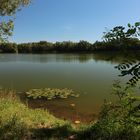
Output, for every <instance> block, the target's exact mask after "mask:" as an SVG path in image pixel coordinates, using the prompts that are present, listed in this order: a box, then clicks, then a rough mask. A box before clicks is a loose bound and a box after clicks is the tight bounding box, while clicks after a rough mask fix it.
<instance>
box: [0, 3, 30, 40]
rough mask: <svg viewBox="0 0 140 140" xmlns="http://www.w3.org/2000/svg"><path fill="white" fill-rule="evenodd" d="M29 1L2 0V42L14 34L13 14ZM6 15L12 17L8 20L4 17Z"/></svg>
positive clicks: (0, 36)
mask: <svg viewBox="0 0 140 140" xmlns="http://www.w3.org/2000/svg"><path fill="white" fill-rule="evenodd" d="M29 3H30V0H0V18H1V20H0V43H2V42H4V41H6V40H7V38H8V36H11V35H12V31H13V28H14V23H13V17H11V16H13V15H14V14H15V13H16V12H17V11H19V10H20V9H21V7H23V6H26V5H28V4H29ZM4 16H9V17H10V18H11V19H10V18H9V20H8V21H7V20H5V19H4V18H3V17H4Z"/></svg>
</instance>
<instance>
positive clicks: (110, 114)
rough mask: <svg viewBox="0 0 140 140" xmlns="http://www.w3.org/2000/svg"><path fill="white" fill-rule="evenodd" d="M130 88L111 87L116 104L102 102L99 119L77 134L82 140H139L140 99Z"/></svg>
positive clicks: (118, 84) (116, 85)
mask: <svg viewBox="0 0 140 140" xmlns="http://www.w3.org/2000/svg"><path fill="white" fill-rule="evenodd" d="M131 92H132V89H131V88H126V87H122V86H121V85H120V83H119V82H116V83H115V84H114V85H113V94H114V95H115V96H116V97H117V100H116V102H114V103H112V102H107V101H105V102H104V105H103V106H102V109H101V112H100V115H99V118H98V120H97V122H96V123H94V124H91V125H89V126H88V128H86V129H85V130H84V131H82V132H81V133H79V135H78V136H79V139H84V140H99V139H100V140H139V139H140V105H139V102H140V97H139V96H138V97H136V96H134V95H133V94H132V93H131Z"/></svg>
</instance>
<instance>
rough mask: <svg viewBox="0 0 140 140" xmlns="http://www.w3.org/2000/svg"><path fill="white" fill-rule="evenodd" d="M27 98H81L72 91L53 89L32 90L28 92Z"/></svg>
mask: <svg viewBox="0 0 140 140" xmlns="http://www.w3.org/2000/svg"><path fill="white" fill-rule="evenodd" d="M26 96H27V97H28V98H31V99H47V100H52V99H66V98H68V97H79V94H77V93H75V92H74V91H73V90H71V89H67V88H64V89H57V88H55V89H51V88H44V89H31V90H29V91H28V92H26Z"/></svg>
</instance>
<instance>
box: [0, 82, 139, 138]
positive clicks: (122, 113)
mask: <svg viewBox="0 0 140 140" xmlns="http://www.w3.org/2000/svg"><path fill="white" fill-rule="evenodd" d="M131 92H132V91H131V87H130V88H128V87H127V88H126V87H122V86H121V85H120V84H119V82H116V83H115V84H114V86H113V94H114V95H115V96H116V97H117V100H116V102H109V101H105V102H104V105H103V106H102V109H101V112H100V114H99V117H98V119H97V120H96V121H95V120H93V122H91V123H90V124H89V125H84V124H82V123H81V124H79V122H78V120H77V122H78V123H77V124H73V123H71V122H68V121H66V120H60V119H58V118H55V117H54V116H53V115H51V114H50V113H49V112H48V111H47V110H43V109H30V108H28V106H27V104H23V103H22V102H21V101H20V98H19V96H18V95H17V94H16V92H14V91H11V90H9V91H7V90H3V89H1V90H0V139H1V140H5V139H9V138H10V139H21V140H22V139H24V140H25V139H58V140H59V139H75V140H76V139H78V140H93V139H94V140H99V139H101V140H118V139H120V140H139V139H140V125H139V124H140V117H139V115H140V109H139V105H138V102H139V101H140V98H139V96H134V95H133V92H132V93H131Z"/></svg>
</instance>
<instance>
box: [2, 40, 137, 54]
mask: <svg viewBox="0 0 140 140" xmlns="http://www.w3.org/2000/svg"><path fill="white" fill-rule="evenodd" d="M125 50H140V40H139V39H137V38H131V39H129V40H127V43H125V44H123V43H122V42H120V43H118V42H117V41H116V40H115V41H111V42H105V41H96V42H95V43H89V42H87V41H83V40H82V41H79V42H71V41H64V42H56V43H51V42H47V41H40V42H32V43H21V44H16V43H10V42H9V43H2V44H0V52H1V53H47V52H60V53H61V52H95V51H125Z"/></svg>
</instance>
